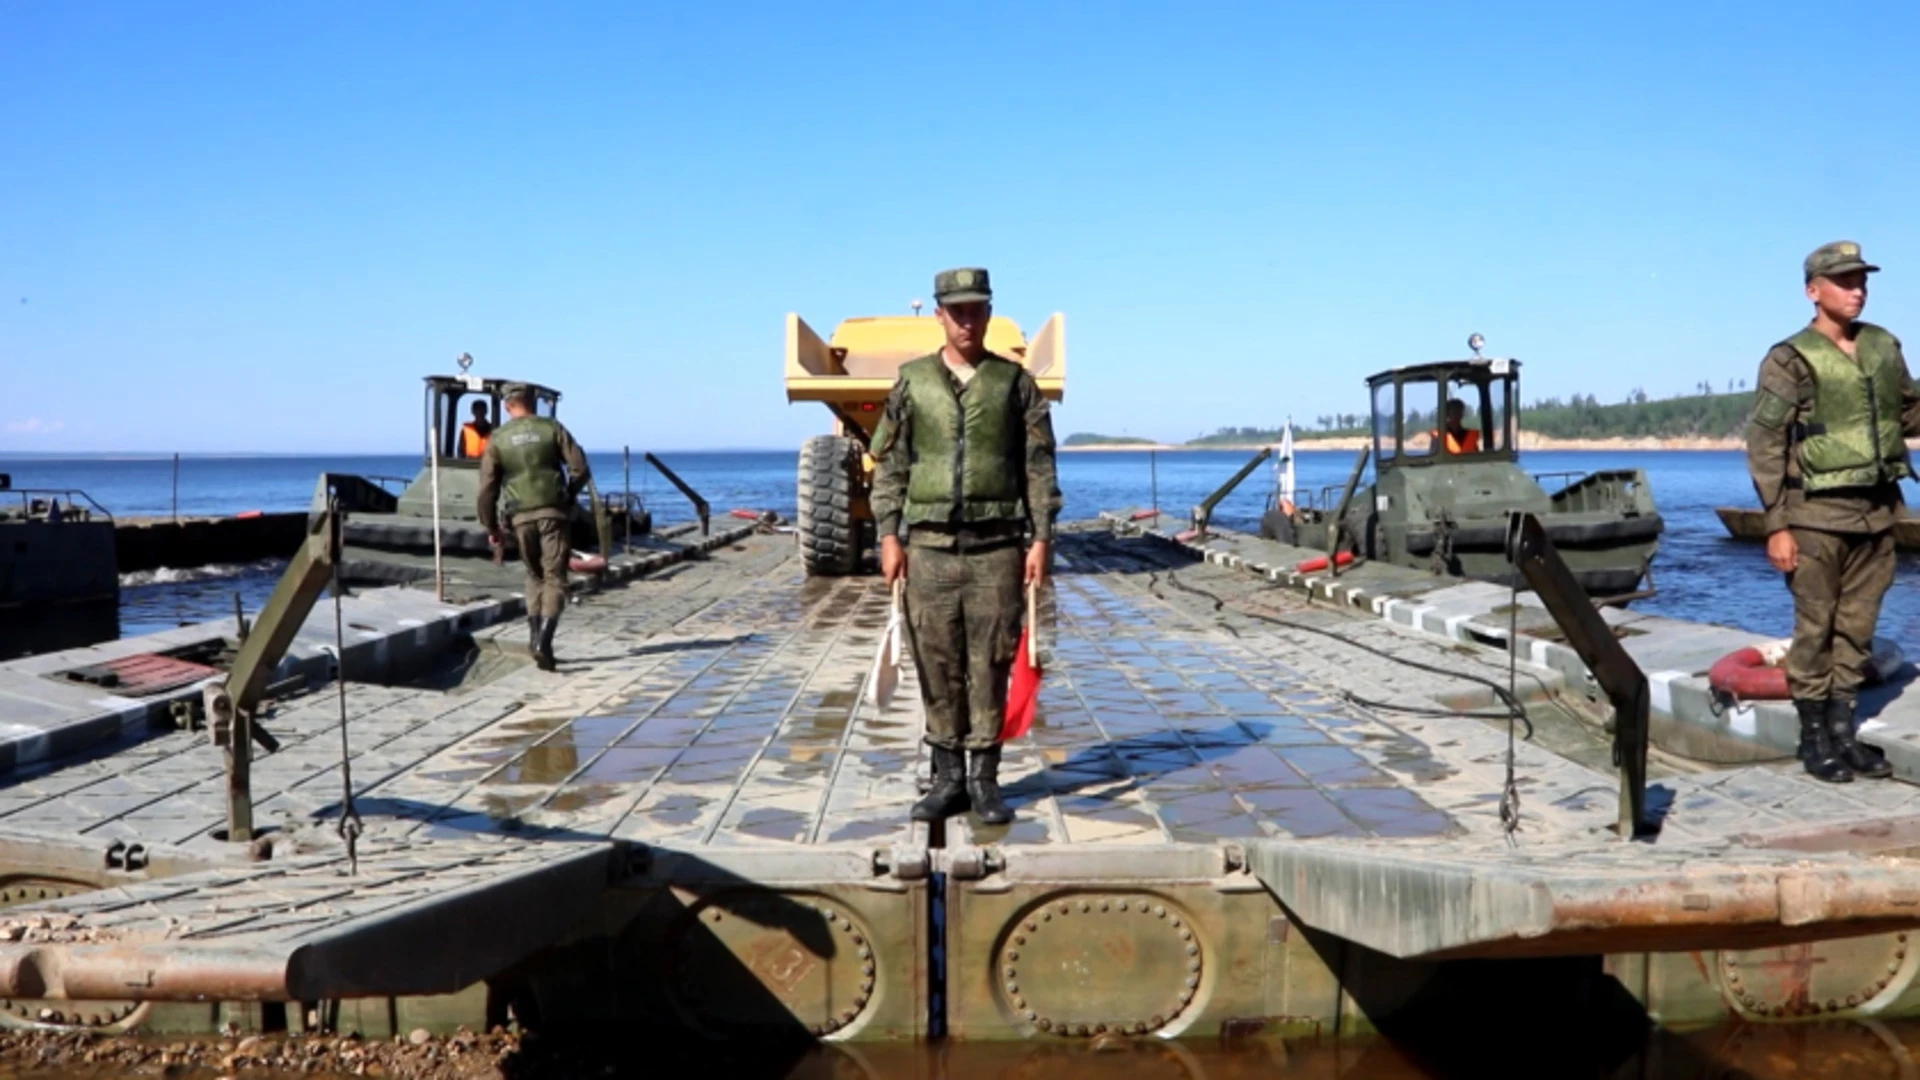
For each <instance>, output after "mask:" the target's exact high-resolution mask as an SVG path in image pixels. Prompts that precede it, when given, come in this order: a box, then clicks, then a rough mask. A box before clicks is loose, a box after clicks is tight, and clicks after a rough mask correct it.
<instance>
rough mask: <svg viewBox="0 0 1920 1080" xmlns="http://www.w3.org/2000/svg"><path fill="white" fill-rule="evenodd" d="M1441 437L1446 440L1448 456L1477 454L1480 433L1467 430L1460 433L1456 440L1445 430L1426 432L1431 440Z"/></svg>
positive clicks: (1471, 429)
mask: <svg viewBox="0 0 1920 1080" xmlns="http://www.w3.org/2000/svg"><path fill="white" fill-rule="evenodd" d="M1441 435H1445V436H1446V438H1447V453H1449V454H1472V453H1476V452H1478V451H1479V449H1480V433H1479V432H1478V431H1476V430H1474V429H1473V428H1468V429H1467V430H1466V431H1464V432H1462V433H1461V435H1460V437H1459V438H1457V439H1456V438H1454V437H1453V432H1451V431H1448V430H1447V429H1445V428H1442V429H1441V430H1439V431H1429V432H1427V437H1428V438H1432V439H1437V438H1439V437H1440V436H1441Z"/></svg>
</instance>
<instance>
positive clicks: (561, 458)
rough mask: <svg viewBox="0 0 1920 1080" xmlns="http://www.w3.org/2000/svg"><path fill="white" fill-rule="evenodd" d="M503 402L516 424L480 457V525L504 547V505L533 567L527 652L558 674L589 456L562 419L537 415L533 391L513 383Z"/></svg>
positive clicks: (498, 435) (490, 440) (498, 433)
mask: <svg viewBox="0 0 1920 1080" xmlns="http://www.w3.org/2000/svg"><path fill="white" fill-rule="evenodd" d="M501 397H502V398H503V399H504V401H505V404H506V408H507V416H508V417H509V418H510V419H508V421H507V422H506V423H504V424H502V425H500V428H499V430H497V431H495V432H494V433H493V435H492V436H491V437H490V438H488V440H487V448H486V451H485V452H484V453H482V454H481V455H480V494H479V497H478V501H479V507H478V509H479V511H480V525H481V527H482V528H484V529H486V530H487V538H488V539H489V540H491V541H492V542H493V544H494V546H495V547H498V546H499V545H500V544H501V543H502V542H503V538H502V537H501V535H500V521H499V511H500V509H501V508H502V506H503V505H504V509H505V510H506V513H507V520H508V521H509V522H510V523H511V524H512V527H513V538H514V542H515V543H517V544H518V545H519V546H520V561H521V562H522V563H523V564H525V566H526V568H527V632H528V638H527V648H528V649H529V651H531V652H532V653H533V658H534V662H535V663H536V664H538V665H539V667H540V670H542V671H552V670H553V669H554V659H553V631H554V627H556V626H557V625H558V624H559V622H560V612H561V611H563V610H565V608H566V606H567V556H568V555H569V554H570V551H571V548H570V544H569V542H568V541H569V536H568V533H569V524H570V522H571V519H572V516H573V505H574V500H575V499H576V498H578V497H579V495H580V489H581V488H584V487H586V486H587V476H588V471H587V455H585V454H583V453H581V452H580V446H579V444H577V443H575V442H574V441H573V436H572V435H571V434H569V433H568V432H567V429H566V428H564V427H562V426H561V425H560V421H558V420H555V419H553V418H552V417H549V416H536V415H534V412H533V392H532V391H531V390H529V389H527V387H526V386H524V385H523V384H520V383H511V384H508V385H507V386H506V387H505V388H504V389H503V390H502V392H501ZM503 488H504V492H505V498H502V497H501V496H502V489H503Z"/></svg>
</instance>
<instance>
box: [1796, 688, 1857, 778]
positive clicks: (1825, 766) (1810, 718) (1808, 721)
mask: <svg viewBox="0 0 1920 1080" xmlns="http://www.w3.org/2000/svg"><path fill="white" fill-rule="evenodd" d="M1793 707H1794V709H1795V710H1796V711H1797V712H1799V714H1800V760H1801V761H1803V762H1805V763H1806V766H1807V771H1808V772H1810V773H1812V774H1813V775H1814V776H1815V777H1816V778H1818V779H1821V780H1825V781H1826V782H1828V783H1830V784H1844V783H1847V782H1848V781H1850V780H1852V779H1853V770H1852V769H1849V768H1847V763H1846V762H1845V761H1842V760H1841V759H1840V751H1839V749H1838V748H1837V747H1835V746H1834V745H1833V730H1832V729H1831V728H1829V727H1828V726H1827V703H1826V702H1824V701H1798V700H1796V701H1795V702H1794V703H1793Z"/></svg>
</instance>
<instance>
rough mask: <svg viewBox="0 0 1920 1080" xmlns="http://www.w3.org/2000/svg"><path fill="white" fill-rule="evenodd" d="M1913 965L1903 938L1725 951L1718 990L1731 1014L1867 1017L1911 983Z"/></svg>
mask: <svg viewBox="0 0 1920 1080" xmlns="http://www.w3.org/2000/svg"><path fill="white" fill-rule="evenodd" d="M1917 962H1920V954H1916V953H1915V952H1914V951H1913V949H1912V948H1911V947H1910V943H1909V941H1908V935H1907V934H1905V933H1898V934H1870V935H1867V936H1865V937H1855V938H1839V939H1836V940H1832V941H1815V942H1809V943H1806V944H1801V945H1784V946H1781V947H1779V948H1771V949H1747V950H1741V951H1727V952H1722V953H1721V954H1720V964H1719V968H1720V987H1721V990H1722V991H1723V993H1724V994H1725V995H1726V998H1727V1001H1728V1002H1729V1003H1730V1004H1732V1005H1733V1006H1734V1008H1735V1009H1736V1010H1738V1011H1740V1012H1742V1013H1745V1014H1747V1015H1749V1016H1754V1017H1760V1018H1772V1019H1785V1018H1788V1017H1800V1016H1820V1015H1832V1014H1835V1013H1845V1012H1853V1011H1856V1010H1859V1011H1865V1012H1869V1013H1871V1012H1873V1011H1875V1010H1876V1009H1878V1008H1879V1007H1880V1006H1881V1005H1882V1004H1884V1003H1885V1002H1887V1001H1890V1000H1892V998H1894V997H1897V996H1898V995H1899V994H1900V993H1901V992H1902V991H1904V990H1905V989H1906V987H1907V986H1908V985H1909V984H1911V983H1912V982H1913V976H1914V972H1915V970H1916V968H1917V967H1920V963H1917Z"/></svg>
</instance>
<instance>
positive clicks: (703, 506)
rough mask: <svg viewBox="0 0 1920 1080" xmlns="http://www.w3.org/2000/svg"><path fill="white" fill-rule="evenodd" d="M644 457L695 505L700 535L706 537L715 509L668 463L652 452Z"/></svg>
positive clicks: (694, 510) (694, 509)
mask: <svg viewBox="0 0 1920 1080" xmlns="http://www.w3.org/2000/svg"><path fill="white" fill-rule="evenodd" d="M644 456H645V458H646V461H647V464H649V465H651V466H653V467H654V468H655V469H658V470H659V471H660V475H661V476H664V477H666V478H667V481H668V482H669V483H671V484H672V485H673V486H674V487H677V488H679V489H680V494H682V495H685V496H686V497H687V501H688V502H691V503H692V504H693V512H694V514H695V515H697V516H698V517H699V518H700V535H701V536H706V535H707V532H708V529H707V522H708V520H709V519H710V518H711V517H712V516H713V508H712V507H710V506H708V505H707V500H705V499H703V498H701V497H700V493H699V492H697V491H695V490H693V488H691V487H689V486H688V485H687V482H686V481H685V480H682V479H680V476H679V474H678V473H675V472H674V471H673V470H672V469H669V468H667V463H666V462H664V461H661V460H660V459H659V458H657V457H654V456H653V454H652V453H651V452H649V453H647V454H646V455H644Z"/></svg>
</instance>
